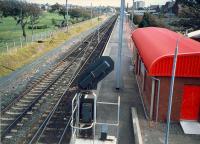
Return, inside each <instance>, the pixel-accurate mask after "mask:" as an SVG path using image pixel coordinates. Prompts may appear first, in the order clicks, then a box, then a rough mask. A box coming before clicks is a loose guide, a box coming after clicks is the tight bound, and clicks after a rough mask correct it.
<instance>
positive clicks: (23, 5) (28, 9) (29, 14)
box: [1, 0, 41, 38]
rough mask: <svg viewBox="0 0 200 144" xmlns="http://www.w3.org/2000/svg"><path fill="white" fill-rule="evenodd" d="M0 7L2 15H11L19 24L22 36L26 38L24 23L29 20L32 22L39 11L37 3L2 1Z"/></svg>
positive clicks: (36, 17)
mask: <svg viewBox="0 0 200 144" xmlns="http://www.w3.org/2000/svg"><path fill="white" fill-rule="evenodd" d="M1 9H2V10H1V11H2V12H3V16H5V17H7V16H11V17H13V18H14V19H15V20H16V22H17V24H20V26H21V28H22V32H23V36H24V38H26V29H25V28H26V25H27V24H28V23H30V22H31V23H32V24H34V23H35V20H36V19H38V17H39V15H40V13H41V9H40V8H39V7H38V5H36V4H32V3H27V2H24V1H16V0H6V1H2V7H1Z"/></svg>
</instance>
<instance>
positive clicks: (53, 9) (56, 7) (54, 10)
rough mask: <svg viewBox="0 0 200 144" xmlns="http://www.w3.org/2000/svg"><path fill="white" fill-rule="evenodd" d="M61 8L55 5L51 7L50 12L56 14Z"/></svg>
mask: <svg viewBox="0 0 200 144" xmlns="http://www.w3.org/2000/svg"><path fill="white" fill-rule="evenodd" d="M61 8H62V5H60V4H58V3H56V4H54V5H52V6H51V9H50V10H49V11H50V12H58V11H59V10H60V9H61Z"/></svg>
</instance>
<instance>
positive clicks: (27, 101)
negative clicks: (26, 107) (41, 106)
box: [19, 99, 31, 103]
mask: <svg viewBox="0 0 200 144" xmlns="http://www.w3.org/2000/svg"><path fill="white" fill-rule="evenodd" d="M19 101H20V102H22V103H30V102H31V101H30V100H25V99H20V100H19Z"/></svg>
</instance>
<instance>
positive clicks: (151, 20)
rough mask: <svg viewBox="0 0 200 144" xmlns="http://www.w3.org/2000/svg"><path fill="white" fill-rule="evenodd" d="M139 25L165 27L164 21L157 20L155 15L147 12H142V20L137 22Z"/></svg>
mask: <svg viewBox="0 0 200 144" xmlns="http://www.w3.org/2000/svg"><path fill="white" fill-rule="evenodd" d="M139 27H140V28H142V27H166V26H165V25H164V23H162V22H161V21H157V19H156V17H155V16H153V15H151V14H149V13H144V16H143V18H142V21H141V22H140V23H139Z"/></svg>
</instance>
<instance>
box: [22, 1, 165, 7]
mask: <svg viewBox="0 0 200 144" xmlns="http://www.w3.org/2000/svg"><path fill="white" fill-rule="evenodd" d="M26 1H27V2H33V3H40V4H45V3H49V4H55V3H60V4H64V3H65V1H66V0H26ZM120 1H121V0H68V3H69V4H75V5H82V6H89V5H91V2H92V4H93V5H94V6H99V5H104V6H108V5H109V6H120ZM125 1H126V4H127V3H129V5H130V6H131V5H132V3H133V0H125ZM134 1H139V0H134ZM143 1H145V5H146V6H149V5H150V4H151V5H155V4H165V3H166V1H169V0H143Z"/></svg>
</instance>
